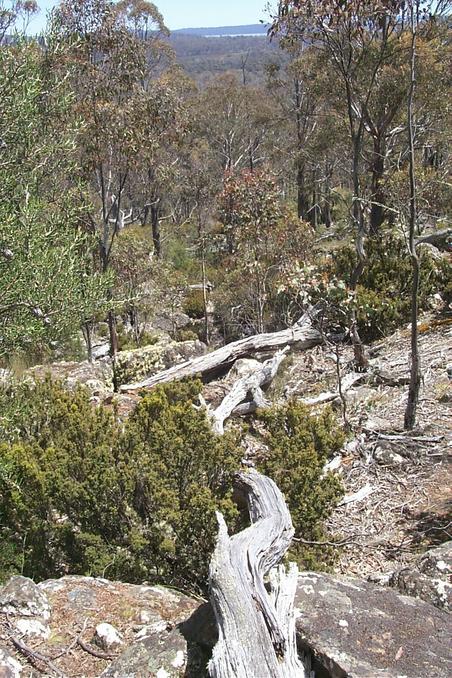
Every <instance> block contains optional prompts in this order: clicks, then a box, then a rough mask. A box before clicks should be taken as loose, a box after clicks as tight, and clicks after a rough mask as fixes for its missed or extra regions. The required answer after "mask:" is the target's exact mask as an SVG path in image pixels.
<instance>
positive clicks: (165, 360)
mask: <svg viewBox="0 0 452 678" xmlns="http://www.w3.org/2000/svg"><path fill="white" fill-rule="evenodd" d="M206 350H207V346H206V345H205V344H203V343H202V341H199V340H196V341H179V342H176V341H170V342H167V341H158V342H157V343H156V344H151V345H150V346H144V347H143V348H137V349H134V350H133V351H121V352H120V353H118V356H117V361H116V378H117V383H118V385H121V384H127V383H130V382H134V381H139V380H141V379H144V378H145V377H149V376H151V375H153V374H156V373H157V372H159V371H161V370H164V369H167V368H168V367H172V366H173V365H179V364H180V363H183V362H184V361H185V360H190V359H191V358H195V357H196V356H199V355H203V354H204V353H205V352H206Z"/></svg>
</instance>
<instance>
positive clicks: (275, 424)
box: [259, 401, 345, 568]
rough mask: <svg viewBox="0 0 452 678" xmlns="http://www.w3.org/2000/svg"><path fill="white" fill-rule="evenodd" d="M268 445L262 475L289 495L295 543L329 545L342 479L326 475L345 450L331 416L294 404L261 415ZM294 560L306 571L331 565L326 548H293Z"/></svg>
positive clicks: (295, 545) (338, 430) (328, 413)
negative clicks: (330, 463)
mask: <svg viewBox="0 0 452 678" xmlns="http://www.w3.org/2000/svg"><path fill="white" fill-rule="evenodd" d="M259 416H260V418H261V420H262V421H263V423H264V424H265V429H266V430H265V433H264V442H265V444H266V446H267V448H268V452H266V453H265V457H264V459H263V460H262V461H261V463H260V464H259V470H260V471H262V473H265V474H267V475H269V476H270V477H271V478H273V480H274V481H275V482H276V484H277V485H278V487H279V488H280V490H281V491H282V492H283V493H284V495H285V498H286V501H287V504H288V506H289V509H290V512H291V515H292V520H293V524H294V528H295V537H298V538H302V539H304V540H307V541H322V540H324V539H325V531H324V526H323V523H324V521H325V520H326V519H327V518H328V517H329V515H330V514H331V512H332V510H333V509H334V507H335V506H336V503H337V501H338V499H339V498H340V497H341V496H342V492H343V490H342V486H341V483H340V481H339V479H338V478H337V476H335V475H333V474H332V473H327V474H325V475H324V474H323V467H324V465H325V463H326V462H327V461H328V460H329V459H330V458H331V457H332V456H333V455H334V454H335V453H337V452H338V451H339V450H340V448H341V447H342V445H343V443H344V440H345V436H344V434H343V432H342V430H341V429H340V428H339V426H338V423H337V421H336V420H335V418H334V417H333V415H332V413H331V411H329V410H325V411H324V412H323V413H321V414H319V415H317V416H314V415H311V414H310V413H309V409H308V408H307V407H306V406H304V405H302V404H301V403H297V402H295V401H293V402H291V403H289V404H288V405H287V406H281V407H275V408H273V409H271V410H268V411H262V412H261V413H260V415H259ZM292 553H293V555H294V557H295V558H296V559H297V560H298V561H299V562H300V563H301V564H302V566H303V567H304V568H319V567H320V568H321V567H324V566H325V565H326V564H327V563H328V562H329V560H330V559H331V553H330V551H329V549H327V548H319V547H315V546H314V547H313V546H309V545H305V544H303V543H301V542H299V543H296V542H294V546H293V548H292Z"/></svg>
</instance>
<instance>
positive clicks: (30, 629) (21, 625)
mask: <svg viewBox="0 0 452 678" xmlns="http://www.w3.org/2000/svg"><path fill="white" fill-rule="evenodd" d="M15 626H16V629H17V630H18V631H19V633H20V634H21V635H23V636H38V637H39V638H45V639H47V638H48V637H49V636H50V628H49V627H48V626H47V624H43V623H42V622H40V621H39V619H18V620H17V621H16V623H15Z"/></svg>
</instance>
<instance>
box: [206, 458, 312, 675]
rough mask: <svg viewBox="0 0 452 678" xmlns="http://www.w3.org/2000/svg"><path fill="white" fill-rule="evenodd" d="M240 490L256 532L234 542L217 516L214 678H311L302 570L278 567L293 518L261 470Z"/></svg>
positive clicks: (246, 477) (242, 480)
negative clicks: (300, 614)
mask: <svg viewBox="0 0 452 678" xmlns="http://www.w3.org/2000/svg"><path fill="white" fill-rule="evenodd" d="M237 487H238V488H239V489H240V490H241V491H242V492H243V493H244V494H245V495H246V499H247V503H248V510H249V514H250V520H251V525H250V526H249V527H247V528H246V529H245V530H243V531H242V532H240V533H239V534H236V535H233V536H232V537H230V536H229V535H228V530H227V527H226V524H225V522H224V519H223V516H222V515H221V514H217V517H218V523H219V533H218V541H217V545H216V548H215V552H214V554H213V556H212V560H211V564H210V576H209V584H210V591H211V602H212V605H213V608H214V611H215V617H216V620H217V624H218V631H219V640H218V643H217V645H216V646H215V648H214V650H213V655H212V659H211V661H210V663H209V673H210V676H211V678H264V677H265V678H306V673H305V670H304V667H303V665H302V664H301V662H300V661H299V660H298V657H297V647H296V640H295V618H294V613H293V601H294V597H295V590H296V585H297V574H298V568H297V566H296V565H295V564H294V563H291V564H290V565H289V568H288V569H286V568H285V567H284V566H283V565H279V563H280V561H281V560H282V558H283V556H284V554H285V553H286V551H287V549H288V548H289V545H290V542H291V540H292V537H293V533H294V530H293V526H292V520H291V517H290V513H289V510H288V508H287V506H286V503H285V501H284V497H283V496H282V494H281V492H280V490H279V489H278V487H277V486H276V485H275V483H274V482H273V481H272V480H271V479H270V478H267V477H266V476H263V475H261V474H260V473H258V472H257V471H255V470H252V471H250V472H249V473H240V474H239V475H238V477H237ZM265 578H267V580H265Z"/></svg>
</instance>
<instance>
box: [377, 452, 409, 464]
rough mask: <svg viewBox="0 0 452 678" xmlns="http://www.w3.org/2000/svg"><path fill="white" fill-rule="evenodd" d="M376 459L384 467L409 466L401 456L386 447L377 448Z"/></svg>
mask: <svg viewBox="0 0 452 678" xmlns="http://www.w3.org/2000/svg"><path fill="white" fill-rule="evenodd" d="M374 459H375V461H377V462H378V463H379V464H381V465H382V466H391V467H397V466H404V465H406V464H407V460H406V459H405V458H404V457H402V455H401V454H398V453H397V452H393V451H392V450H390V449H388V448H384V447H376V448H375V452H374Z"/></svg>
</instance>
